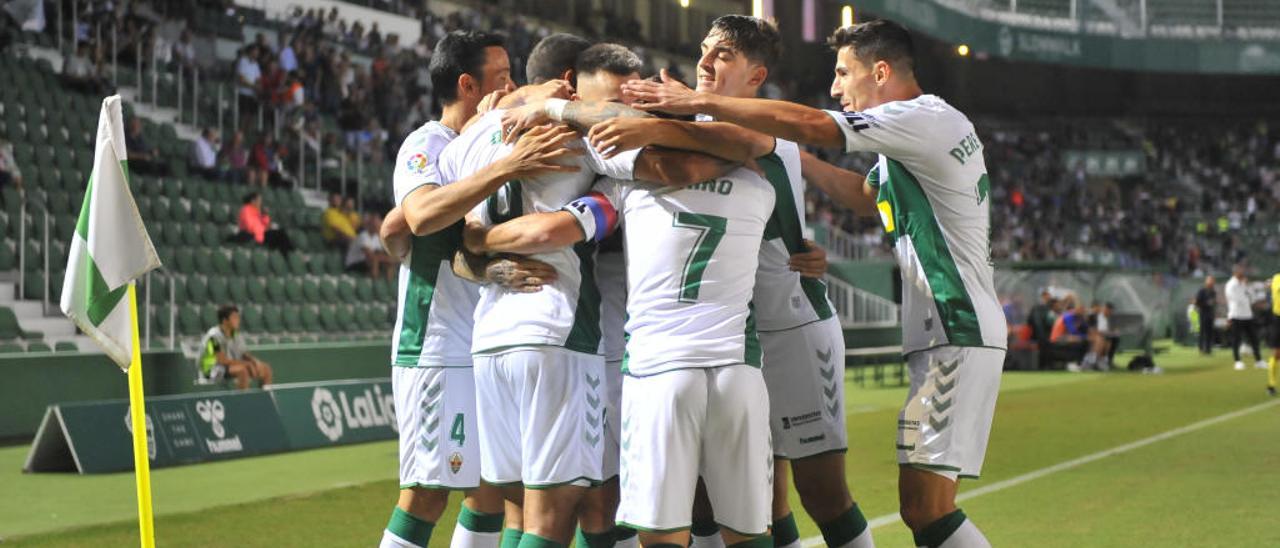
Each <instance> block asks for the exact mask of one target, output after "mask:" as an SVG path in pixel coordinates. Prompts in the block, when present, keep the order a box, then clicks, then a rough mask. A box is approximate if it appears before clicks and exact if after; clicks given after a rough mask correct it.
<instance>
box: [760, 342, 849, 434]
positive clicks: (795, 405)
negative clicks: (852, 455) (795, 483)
mask: <svg viewBox="0 0 1280 548" xmlns="http://www.w3.org/2000/svg"><path fill="white" fill-rule="evenodd" d="M760 348H761V349H762V350H763V351H764V362H763V363H764V366H763V368H762V372H763V373H764V383H765V386H766V387H767V388H768V389H769V430H770V432H771V433H772V434H773V454H774V455H775V456H777V457H778V458H786V459H802V458H804V457H812V456H814V455H820V454H823V453H830V452H833V451H845V450H846V449H848V448H849V434H848V431H847V430H846V429H845V415H844V413H845V411H844V332H843V330H841V328H840V320H838V319H836V318H828V319H826V320H822V321H818V322H813V323H810V324H807V325H802V326H800V327H797V328H794V329H788V330H785V331H771V332H763V331H762V332H761V333H760Z"/></svg>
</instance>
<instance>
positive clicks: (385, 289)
mask: <svg viewBox="0 0 1280 548" xmlns="http://www.w3.org/2000/svg"><path fill="white" fill-rule="evenodd" d="M373 294H374V298H376V299H377V300H379V301H383V302H386V301H389V300H391V299H394V298H395V289H394V288H392V287H391V283H390V282H388V281H387V280H385V279H380V280H376V281H374V282H373Z"/></svg>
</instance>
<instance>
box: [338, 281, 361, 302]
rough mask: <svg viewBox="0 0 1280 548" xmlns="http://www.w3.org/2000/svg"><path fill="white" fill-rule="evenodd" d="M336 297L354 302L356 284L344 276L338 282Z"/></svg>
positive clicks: (355, 300)
mask: <svg viewBox="0 0 1280 548" xmlns="http://www.w3.org/2000/svg"><path fill="white" fill-rule="evenodd" d="M338 298H339V299H341V300H342V301H343V302H347V303H354V302H357V301H358V299H357V298H356V284H355V282H353V281H351V279H350V278H344V279H342V280H341V281H339V282H338Z"/></svg>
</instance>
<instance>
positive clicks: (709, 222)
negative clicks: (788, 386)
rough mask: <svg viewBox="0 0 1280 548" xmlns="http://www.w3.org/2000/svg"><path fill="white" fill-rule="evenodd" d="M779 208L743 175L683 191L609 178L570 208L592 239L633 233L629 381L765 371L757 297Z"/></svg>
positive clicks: (757, 181)
mask: <svg viewBox="0 0 1280 548" xmlns="http://www.w3.org/2000/svg"><path fill="white" fill-rule="evenodd" d="M773 204H774V191H773V187H772V186H771V185H770V184H769V183H768V182H767V181H765V179H764V178H763V177H761V176H760V175H758V174H757V173H755V172H754V171H751V170H748V169H745V168H738V169H735V170H733V171H732V172H730V173H729V174H727V175H726V176H724V177H718V178H716V179H712V180H708V181H704V182H702V183H697V184H694V185H691V186H688V187H685V188H681V189H670V188H663V187H659V186H656V185H651V184H647V183H642V182H633V181H618V180H616V179H610V178H602V179H600V180H599V181H598V182H597V183H596V185H595V192H592V193H591V194H590V195H589V196H587V197H585V198H582V199H579V200H576V201H574V202H573V203H571V204H570V205H568V206H566V207H565V210H567V211H569V212H570V213H573V214H574V216H575V217H576V218H577V219H578V220H579V222H580V223H581V224H582V228H583V232H584V233H585V234H586V235H587V237H588V238H593V239H597V240H598V239H601V238H603V237H604V236H605V235H607V234H608V232H609V231H610V230H611V229H612V228H613V227H612V226H610V225H612V224H614V223H621V224H623V225H625V226H626V232H625V234H624V235H623V236H624V239H625V240H624V241H625V246H624V249H625V253H626V260H627V322H626V332H627V351H626V354H625V356H624V357H623V362H622V363H623V365H622V367H623V371H624V372H625V373H627V374H628V375H632V376H640V377H642V376H648V375H653V374H657V373H662V372H665V371H671V370H675V369H688V368H708V367H720V366H725V365H734V364H741V363H746V364H749V365H752V366H756V367H759V366H760V343H759V341H758V340H757V339H756V329H755V318H754V314H753V313H752V310H751V296H752V292H753V289H754V286H755V274H756V268H757V266H758V263H759V256H760V245H761V241H762V236H763V235H764V230H765V225H766V224H767V223H768V221H769V216H770V214H771V213H772V211H773ZM615 212H616V213H615Z"/></svg>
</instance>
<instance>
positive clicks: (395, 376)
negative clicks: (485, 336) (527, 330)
mask: <svg viewBox="0 0 1280 548" xmlns="http://www.w3.org/2000/svg"><path fill="white" fill-rule="evenodd" d="M391 391H392V393H393V394H394V397H395V402H396V421H397V422H398V423H399V425H400V488H401V489H405V488H408V487H427V488H432V489H475V488H476V487H479V486H480V437H479V435H478V433H477V427H478V424H477V419H476V388H475V379H474V377H473V376H472V370H471V367H401V366H392V367H391Z"/></svg>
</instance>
